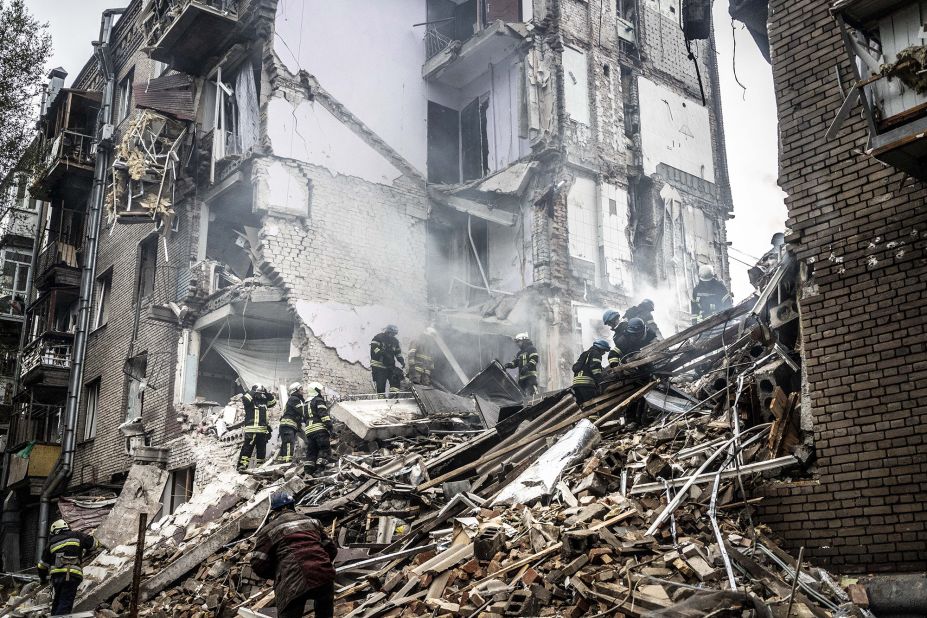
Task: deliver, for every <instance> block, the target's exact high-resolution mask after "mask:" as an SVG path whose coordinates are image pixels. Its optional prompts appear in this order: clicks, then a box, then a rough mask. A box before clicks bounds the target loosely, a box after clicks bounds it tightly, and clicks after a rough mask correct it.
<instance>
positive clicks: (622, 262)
mask: <svg viewBox="0 0 927 618" xmlns="http://www.w3.org/2000/svg"><path fill="white" fill-rule="evenodd" d="M599 193H600V198H601V204H600V212H601V213H602V217H601V226H602V227H601V231H600V237H601V238H602V245H603V248H604V253H605V265H604V267H605V278H607V279H608V282H609V283H611V284H612V285H616V286H621V287H622V288H623V289H624V291H625V293H627V294H632V293H633V292H634V279H633V263H632V257H631V244H630V242H629V241H628V234H627V231H628V222H629V216H630V215H629V212H628V192H627V191H626V190H625V189H624V188H623V187H619V186H617V185H613V184H609V183H603V184H602V185H600V187H599ZM611 200H614V212H612V201H611Z"/></svg>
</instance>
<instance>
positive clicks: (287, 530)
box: [251, 491, 338, 618]
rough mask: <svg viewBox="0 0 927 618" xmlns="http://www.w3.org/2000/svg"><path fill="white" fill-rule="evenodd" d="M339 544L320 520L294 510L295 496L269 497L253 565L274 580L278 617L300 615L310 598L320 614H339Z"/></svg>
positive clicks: (328, 616)
mask: <svg viewBox="0 0 927 618" xmlns="http://www.w3.org/2000/svg"><path fill="white" fill-rule="evenodd" d="M337 553H338V549H337V548H336V547H335V544H334V542H332V540H331V539H330V538H328V535H326V534H325V531H324V530H323V529H322V525H321V524H320V523H319V522H318V520H315V519H312V518H310V517H306V516H304V515H300V514H299V513H297V512H296V505H295V502H294V500H293V496H292V495H290V494H288V493H286V492H284V491H278V492H277V493H275V494H273V495H272V496H271V497H270V516H269V517H268V520H267V523H266V524H265V525H264V527H263V528H261V529H260V531H258V534H257V538H256V540H255V547H254V552H253V553H252V554H251V568H252V569H254V572H255V574H257V575H258V576H259V577H264V578H266V579H273V580H274V596H275V598H276V602H277V616H279V617H280V618H302V616H303V614H304V613H305V611H306V602H307V601H309V600H311V601H312V606H313V610H314V611H315V615H316V617H317V618H331V617H332V616H334V613H335V566H334V564H333V563H332V561H333V560H334V559H335V555H336V554H337Z"/></svg>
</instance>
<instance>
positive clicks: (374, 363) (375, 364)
mask: <svg viewBox="0 0 927 618" xmlns="http://www.w3.org/2000/svg"><path fill="white" fill-rule="evenodd" d="M370 366H371V367H377V368H379V369H386V366H385V365H384V364H383V363H381V362H380V361H377V360H372V361H370Z"/></svg>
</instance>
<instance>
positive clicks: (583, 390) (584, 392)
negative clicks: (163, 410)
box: [573, 385, 599, 406]
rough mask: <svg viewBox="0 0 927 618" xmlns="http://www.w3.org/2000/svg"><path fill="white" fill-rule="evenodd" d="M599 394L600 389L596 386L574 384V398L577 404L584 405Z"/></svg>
mask: <svg viewBox="0 0 927 618" xmlns="http://www.w3.org/2000/svg"><path fill="white" fill-rule="evenodd" d="M598 394H599V389H598V388H596V387H595V386H580V385H574V386H573V398H574V399H576V405H578V406H582V405H583V404H584V403H586V402H587V401H589V400H590V399H593V398H595V397H596V396H597V395H598Z"/></svg>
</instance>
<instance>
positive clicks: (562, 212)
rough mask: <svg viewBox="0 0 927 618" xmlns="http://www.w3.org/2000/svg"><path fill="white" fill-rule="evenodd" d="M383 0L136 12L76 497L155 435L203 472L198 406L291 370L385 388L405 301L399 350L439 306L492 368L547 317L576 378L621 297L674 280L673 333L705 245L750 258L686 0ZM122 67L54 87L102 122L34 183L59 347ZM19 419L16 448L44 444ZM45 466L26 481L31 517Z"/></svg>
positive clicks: (42, 279)
mask: <svg viewBox="0 0 927 618" xmlns="http://www.w3.org/2000/svg"><path fill="white" fill-rule="evenodd" d="M374 5H376V6H374ZM378 8H379V3H376V2H374V1H373V0H350V1H344V2H338V3H330V2H321V1H315V0H312V1H307V2H296V1H294V0H239V1H237V2H229V1H220V0H208V1H205V0H204V1H200V0H193V1H190V0H183V1H181V0H178V1H175V2H151V3H143V2H141V1H140V0H136V1H133V2H131V3H130V4H129V6H128V7H127V9H126V12H125V14H124V15H123V16H122V17H121V18H120V20H119V22H118V23H117V25H116V26H115V30H114V34H113V37H114V38H113V49H114V60H115V70H116V86H117V88H116V93H115V100H114V116H113V141H114V144H116V146H117V148H116V155H117V156H116V158H115V162H114V164H113V165H112V166H111V168H112V169H111V170H110V171H109V173H108V177H107V179H106V189H105V201H104V209H105V217H104V223H103V229H102V231H101V234H100V244H99V253H98V256H97V260H96V274H95V277H96V282H95V286H94V290H95V291H94V297H93V299H92V301H91V302H92V308H93V309H92V311H93V312H92V314H91V326H92V328H91V332H90V334H89V338H88V345H87V357H86V359H87V360H86V366H85V368H84V375H83V391H82V393H81V404H80V411H79V414H78V424H77V426H76V428H75V430H76V432H77V436H78V446H77V449H76V453H75V463H74V467H73V471H72V475H71V480H70V485H69V491H90V492H92V491H94V490H95V489H96V488H100V487H103V486H109V485H112V484H117V485H118V484H119V483H121V482H122V480H123V479H124V478H125V474H126V472H127V471H128V469H129V466H130V465H131V462H132V461H133V454H135V455H136V456H138V454H139V453H142V452H144V453H146V454H150V452H151V451H149V450H145V449H146V448H147V447H150V446H153V447H170V446H173V449H172V451H171V454H169V455H165V457H166V461H167V467H168V468H169V470H170V471H171V473H172V475H173V476H172V477H171V479H170V480H169V481H168V485H169V486H170V487H174V486H175V485H176V486H177V487H180V488H181V489H180V490H179V491H180V492H181V493H183V492H186V491H187V490H188V489H189V487H188V482H187V480H188V479H189V478H190V477H191V476H192V475H194V474H199V473H198V472H197V473H194V472H193V471H192V470H191V465H190V464H191V461H190V459H189V458H188V457H184V456H181V454H179V453H180V452H181V451H184V450H185V448H186V447H185V446H184V444H185V441H184V439H183V438H182V433H183V431H184V430H185V429H187V428H188V423H187V422H186V420H187V416H188V412H189V411H190V410H191V408H190V406H198V407H199V408H202V409H207V410H221V408H222V406H224V405H225V404H226V402H228V401H229V400H230V399H231V398H232V397H233V396H234V395H235V394H236V393H239V392H241V390H242V388H247V387H249V386H250V385H251V384H252V383H255V382H262V383H265V384H267V385H268V386H269V387H271V388H272V389H273V390H275V391H277V392H278V394H279V395H280V398H282V395H283V392H284V390H285V385H286V384H288V383H289V382H291V381H293V380H296V379H305V380H318V381H320V382H322V383H324V384H325V385H326V387H327V388H328V389H329V390H330V391H331V394H334V395H348V394H354V393H364V392H369V391H370V390H371V382H370V377H369V356H368V353H369V350H368V344H369V341H370V338H371V336H372V335H373V334H375V333H376V332H378V331H379V330H380V329H382V327H383V326H384V325H386V324H387V323H395V324H397V325H398V326H399V327H400V332H401V335H400V339H401V341H402V343H403V345H404V346H407V345H408V342H409V340H410V339H412V338H413V337H414V336H416V335H417V334H418V333H419V332H421V331H422V330H423V329H424V328H426V327H427V326H429V325H433V326H435V327H436V328H437V330H438V331H439V332H440V333H441V334H442V335H443V337H444V338H445V340H446V341H447V342H448V345H449V346H450V348H451V349H453V350H454V351H455V354H458V355H459V358H458V359H457V360H458V361H459V363H460V365H461V366H462V368H463V371H464V373H466V374H467V375H469V376H472V375H475V374H476V372H478V371H479V370H480V369H482V368H483V367H485V366H486V365H487V364H488V363H489V362H490V361H492V360H493V359H494V358H503V359H507V357H509V356H510V355H511V354H513V353H514V346H513V344H512V343H511V337H512V335H514V334H515V333H517V332H520V331H527V332H529V333H530V335H531V337H532V338H533V339H534V341H535V342H536V343H537V344H538V347H539V348H540V349H541V350H543V356H542V359H541V365H542V374H541V384H542V386H543V387H544V388H558V387H562V386H565V385H567V384H568V383H569V375H570V374H569V366H570V364H572V361H573V359H574V358H575V356H576V354H578V352H579V351H580V349H581V348H582V347H584V346H588V345H589V344H590V343H591V341H592V339H594V338H595V337H596V336H598V334H600V332H601V330H602V328H603V327H602V325H601V314H602V310H603V309H604V308H606V307H616V308H624V307H627V306H630V305H631V304H634V303H636V302H638V301H640V300H641V299H642V298H644V297H651V298H654V300H656V301H657V305H658V310H657V313H658V320H659V321H660V322H661V323H662V324H663V325H664V327H665V328H664V332H666V331H667V330H674V329H676V328H677V327H679V326H682V325H685V324H688V323H690V321H691V316H690V314H689V299H690V297H691V291H692V286H693V284H694V283H695V281H696V273H697V271H698V267H699V265H702V264H711V265H713V266H714V267H715V269H716V271H717V272H718V274H719V276H720V277H721V278H722V279H727V274H728V268H727V256H726V235H725V221H726V220H727V218H728V217H729V216H730V212H731V199H730V191H729V188H728V179H727V171H726V164H725V154H724V138H723V131H722V129H721V112H720V103H719V100H718V94H717V92H718V87H717V68H716V66H715V64H714V59H713V56H712V54H711V53H710V49H711V43H710V39H703V40H698V41H692V42H690V45H691V48H692V55H693V57H694V58H696V59H697V62H698V66H697V68H696V66H695V64H693V62H692V60H690V59H689V56H688V53H687V51H686V42H685V40H684V39H683V36H682V33H681V31H680V29H679V17H678V16H679V12H680V10H681V6H680V5H679V3H678V2H677V1H675V0H673V1H671V2H669V3H666V2H651V1H649V0H647V1H644V0H642V1H640V2H636V3H619V5H618V6H617V7H616V5H615V4H614V3H612V2H606V1H605V0H589V1H588V2H587V1H585V0H557V1H555V2H545V1H542V0H522V1H506V2H502V1H498V2H497V1H493V2H485V1H484V2H477V1H475V0H474V1H471V2H466V3H463V4H456V3H454V2H443V1H441V0H401V1H397V2H395V3H393V5H392V6H391V7H390V10H389V11H388V12H385V11H380V10H377V9H378ZM619 13H620V14H619ZM322 14H324V16H325V19H319V18H316V17H313V18H312V19H310V18H309V15H322ZM371 15H376V26H375V27H372V26H370V20H371ZM191 33H195V36H194V35H193V34H191ZM373 60H375V61H373ZM101 89H102V80H101V76H100V72H99V70H98V69H97V68H96V64H95V61H91V62H89V63H88V65H87V66H86V67H85V69H84V70H83V71H82V72H81V73H80V74H79V75H78V76H77V78H76V79H75V81H74V83H73V85H72V86H71V87H70V88H66V89H64V88H63V89H62V90H61V94H59V95H58V101H59V103H57V105H59V106H60V101H63V100H64V99H62V98H61V97H65V96H67V97H71V99H69V100H74V101H78V102H79V103H80V104H79V105H77V104H75V106H74V107H68V108H67V109H75V110H83V112H81V113H82V116H81V117H79V118H78V117H75V118H74V119H64V124H62V119H61V118H60V117H59V116H55V118H56V120H55V122H52V118H51V116H49V117H48V118H46V120H45V121H46V122H47V123H48V124H46V127H48V130H47V131H46V135H45V139H46V140H47V141H48V143H50V144H51V143H56V140H58V139H59V137H60V136H61V135H71V134H74V135H77V136H83V137H81V138H80V139H78V142H77V144H78V148H77V151H75V152H77V154H78V155H79V156H80V157H81V160H80V161H79V163H82V164H85V165H86V164H88V163H89V164H90V165H89V167H88V168H87V170H82V169H78V171H77V172H69V173H68V175H67V176H66V177H63V178H64V180H62V178H59V177H57V176H56V177H54V178H52V177H50V176H49V173H50V172H49V173H46V174H45V175H40V178H39V180H38V181H37V185H36V191H37V192H39V193H43V192H44V193H43V195H45V196H46V198H47V199H49V200H50V211H51V213H52V214H53V216H52V217H51V218H50V219H49V221H55V220H56V219H55V217H54V213H56V212H57V213H58V214H59V216H58V218H57V221H59V222H62V221H65V220H67V221H69V222H73V223H69V224H68V225H66V226H63V225H61V224H51V223H49V224H48V225H45V226H44V227H43V228H42V230H41V231H40V234H39V239H40V242H41V243H42V246H53V247H55V251H56V252H57V253H55V255H54V256H53V257H54V259H50V260H46V261H45V262H41V261H40V263H39V264H38V270H42V271H47V272H45V274H44V276H43V273H41V272H38V271H37V273H36V274H37V279H36V285H35V286H34V290H33V297H32V301H33V311H32V313H33V314H34V315H35V316H36V317H35V318H34V319H33V324H36V325H37V326H35V327H34V328H33V329H32V331H30V332H32V335H33V337H31V339H34V340H35V341H38V343H34V342H32V341H30V342H29V343H32V344H33V345H36V346H45V347H43V349H45V348H49V349H54V350H57V351H62V353H64V351H65V350H69V348H68V345H69V343H68V342H69V341H70V338H73V326H74V319H73V316H74V314H75V312H76V301H77V296H76V288H77V285H78V282H79V266H80V263H81V262H80V260H82V259H84V257H83V255H82V254H81V253H80V252H79V251H78V248H79V247H80V245H81V243H80V239H82V238H83V236H84V235H85V234H86V230H85V229H84V223H83V218H82V209H83V208H84V207H85V206H84V205H85V204H86V202H87V198H88V196H89V195H90V190H91V183H90V180H91V174H90V173H89V171H92V158H91V157H90V155H91V154H92V153H90V152H89V151H88V152H87V153H83V151H82V150H81V149H80V148H79V146H80V144H82V143H83V141H81V140H82V139H83V138H84V137H87V138H88V139H90V138H91V137H92V136H94V135H95V134H96V127H93V126H91V125H92V121H93V119H94V118H95V115H94V110H95V107H94V106H96V108H98V107H99V105H100V92H101ZM52 105H55V103H54V101H52ZM55 109H57V108H55ZM141 118H144V122H142V123H141V124H140V119H141ZM69 121H70V122H71V124H67V122H69ZM56 123H57V124H56ZM78 125H80V126H78ZM133 136H134V137H133ZM70 152H71V151H67V152H65V151H62V152H61V153H59V159H61V158H64V155H65V154H68V153H70ZM77 173H80V174H82V175H81V176H80V178H79V181H77V180H74V178H72V176H74V175H75V174H77ZM65 213H67V216H66V217H65ZM43 299H52V300H48V302H46V304H45V305H42V304H41V303H42V301H43ZM42 307H48V308H51V309H53V311H52V315H53V316H54V315H57V316H59V317H60V316H68V318H67V319H64V321H63V322H62V323H61V324H60V327H61V328H58V325H54V326H55V327H54V328H52V327H50V326H49V325H48V324H47V323H46V322H44V321H42V320H40V319H39V316H40V312H41V311H42ZM47 315H48V312H47V311H46V313H41V316H47ZM46 340H47V341H46ZM68 353H69V352H68ZM43 358H44V357H43ZM440 364H441V363H440V362H439V365H440ZM439 369H440V367H439ZM60 370H64V371H60ZM58 374H61V375H58ZM31 377H32V378H34V380H32V382H31V383H29V384H27V383H26V382H27V381H25V380H24V381H23V385H24V386H23V393H26V394H24V395H23V396H24V397H27V398H29V401H30V402H32V403H41V404H42V405H60V404H61V403H63V401H64V395H65V392H66V377H67V366H66V365H60V366H52V367H46V366H45V365H41V363H40V371H39V372H38V373H36V374H35V375H33V376H31ZM444 380H445V381H446V384H445V386H447V387H448V388H449V390H456V388H458V387H459V386H461V385H462V384H458V382H462V380H461V378H460V376H459V374H456V373H455V372H451V371H446V372H445V374H444ZM43 397H44V399H42V398H43ZM24 418H26V420H25V421H23V422H22V423H21V424H20V425H19V428H18V429H16V431H18V432H19V433H18V434H17V438H16V440H14V441H15V442H16V443H17V444H23V443H25V442H27V441H29V440H35V439H37V436H35V435H34V433H35V432H34V427H35V424H34V423H33V422H32V417H24ZM59 422H60V421H59ZM120 426H123V427H122V429H121V430H120ZM14 429H15V428H14ZM39 442H48V445H49V447H51V448H52V449H53V448H54V445H55V440H54V436H44V437H43V438H42V439H40V440H39ZM11 446H14V445H11ZM139 449H141V450H139ZM175 451H176V452H175ZM52 461H54V457H52ZM48 472H49V470H46V471H44V474H46V475H47V474H48ZM43 478H44V477H43V476H42V472H41V471H36V475H35V476H28V475H27V477H24V480H25V481H26V482H25V484H23V485H21V486H17V487H14V488H13V489H15V490H16V491H18V492H19V494H18V495H19V499H20V502H21V504H20V505H19V508H20V509H21V512H23V513H24V515H23V519H24V521H25V520H26V519H31V518H32V517H33V516H34V503H35V501H36V499H37V498H36V496H37V495H38V492H39V491H40V489H41V486H42V482H43ZM170 508H173V507H170ZM34 535H35V530H33V529H29V528H28V526H27V525H26V524H25V523H24V525H23V528H22V539H23V542H24V543H25V542H26V541H25V539H27V538H31V537H33V536H34ZM22 553H23V556H27V555H29V553H30V552H29V548H28V547H26V546H25V545H23V551H22ZM24 559H25V560H26V561H28V560H29V559H30V558H24Z"/></svg>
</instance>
